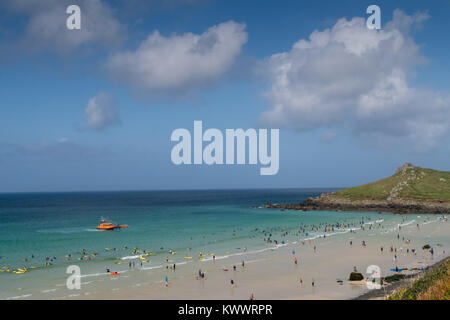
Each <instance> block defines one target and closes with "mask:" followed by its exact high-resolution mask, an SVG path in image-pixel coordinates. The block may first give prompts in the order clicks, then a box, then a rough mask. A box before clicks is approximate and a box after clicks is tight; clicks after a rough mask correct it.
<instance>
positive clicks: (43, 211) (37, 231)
mask: <svg viewBox="0 0 450 320" xmlns="http://www.w3.org/2000/svg"><path fill="white" fill-rule="evenodd" d="M323 191H327V190H303V189H300V190H232V191H152V192H108V193H106V192H105V193H39V194H38V193H34V194H2V195H0V266H1V267H3V269H4V270H5V267H6V268H9V269H10V270H15V269H18V268H30V267H32V268H31V269H28V270H29V272H28V273H26V274H23V275H18V274H14V273H8V272H6V271H5V272H1V273H0V284H1V289H0V298H5V297H10V296H14V295H17V294H19V293H21V292H26V290H27V289H30V288H36V287H40V288H42V289H45V288H49V287H52V286H53V285H55V284H56V283H58V284H61V283H64V279H65V277H66V275H65V268H66V267H67V266H68V265H70V264H77V265H80V266H82V268H83V273H87V274H96V273H101V272H105V268H106V267H110V268H112V269H113V268H114V267H115V268H119V266H120V268H121V269H124V268H127V267H128V263H129V261H131V260H129V259H128V258H129V257H132V256H136V255H137V254H140V253H142V252H143V250H145V251H146V252H152V253H153V255H151V256H148V258H149V260H150V261H149V262H148V263H147V262H144V264H143V267H148V268H152V267H155V266H160V265H164V264H165V263H166V259H169V261H170V263H171V264H173V263H178V264H180V263H186V262H188V260H187V259H185V256H191V257H193V259H198V258H199V256H200V252H201V253H202V256H203V258H204V259H211V258H212V255H213V254H214V255H215V256H216V258H218V259H220V258H223V257H226V256H229V255H233V254H242V253H245V252H250V251H252V250H257V249H261V248H264V247H266V245H267V240H268V239H270V241H271V242H270V245H271V246H276V245H281V244H283V243H287V242H290V241H296V240H298V239H299V238H302V237H303V238H308V237H315V236H318V235H321V234H323V233H324V231H325V226H327V225H328V226H329V225H333V224H334V227H332V228H336V231H345V230H348V229H349V228H352V227H359V226H361V225H364V224H367V223H370V221H379V219H382V220H383V221H384V223H386V225H389V219H393V215H390V214H378V213H344V212H338V213H336V212H298V211H280V210H273V209H264V208H261V207H260V206H261V205H262V204H263V203H264V202H266V201H270V202H273V203H293V202H300V201H302V200H304V199H306V198H307V197H311V196H317V195H319V194H320V193H322V192H323ZM255 206H256V207H257V208H255ZM101 216H104V217H107V218H108V219H110V220H111V221H114V222H117V223H119V224H127V225H129V226H130V228H128V229H122V230H117V231H98V230H96V226H97V224H98V223H99V219H100V217H101ZM377 219H378V220H377ZM338 224H339V225H338ZM331 231H332V230H330V231H329V233H332V232H331ZM286 232H287V234H286ZM107 248H109V250H108V249H107ZM135 249H136V250H137V251H134V250H135ZM171 251H175V252H176V253H177V254H175V255H172V254H170V252H171ZM208 254H209V255H208ZM133 261H135V263H136V264H140V260H139V259H135V260H133ZM46 262H48V263H49V264H48V265H47V266H45V265H46ZM118 262H120V265H119V264H117V265H116V263H118ZM18 288H20V290H19V291H20V292H19V291H18Z"/></svg>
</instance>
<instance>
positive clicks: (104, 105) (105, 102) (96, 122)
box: [84, 92, 120, 130]
mask: <svg viewBox="0 0 450 320" xmlns="http://www.w3.org/2000/svg"><path fill="white" fill-rule="evenodd" d="M84 112H85V114H86V121H87V125H88V127H89V128H91V129H94V130H103V129H105V128H106V127H108V126H112V125H116V124H120V118H119V115H118V113H117V111H116V109H115V108H114V106H113V102H112V99H111V97H110V96H108V95H107V94H106V93H103V92H101V93H99V94H98V95H96V96H95V97H93V98H91V99H89V102H88V106H87V107H86V109H84Z"/></svg>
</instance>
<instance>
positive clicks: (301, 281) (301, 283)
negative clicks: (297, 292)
mask: <svg viewBox="0 0 450 320" xmlns="http://www.w3.org/2000/svg"><path fill="white" fill-rule="evenodd" d="M302 285H303V279H302V278H300V286H302Z"/></svg>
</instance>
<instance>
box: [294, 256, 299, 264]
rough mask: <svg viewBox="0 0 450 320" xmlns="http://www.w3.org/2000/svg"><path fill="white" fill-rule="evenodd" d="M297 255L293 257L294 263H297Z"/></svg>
mask: <svg viewBox="0 0 450 320" xmlns="http://www.w3.org/2000/svg"><path fill="white" fill-rule="evenodd" d="M297 262H298V261H297V257H295V259H294V263H295V265H297Z"/></svg>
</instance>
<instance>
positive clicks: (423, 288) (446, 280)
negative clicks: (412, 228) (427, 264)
mask: <svg viewBox="0 0 450 320" xmlns="http://www.w3.org/2000/svg"><path fill="white" fill-rule="evenodd" d="M389 300H450V259H447V260H446V261H444V262H443V263H442V264H441V265H440V266H437V267H435V268H434V269H433V270H432V271H430V272H427V273H426V274H425V275H424V276H423V277H421V278H420V279H418V280H416V281H414V283H413V284H412V285H411V286H408V287H406V288H403V289H401V290H399V291H397V292H396V293H394V294H393V295H392V296H390V297H389Z"/></svg>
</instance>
